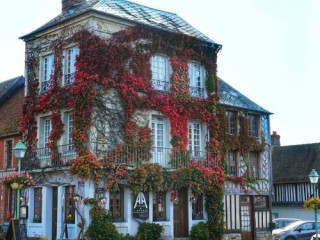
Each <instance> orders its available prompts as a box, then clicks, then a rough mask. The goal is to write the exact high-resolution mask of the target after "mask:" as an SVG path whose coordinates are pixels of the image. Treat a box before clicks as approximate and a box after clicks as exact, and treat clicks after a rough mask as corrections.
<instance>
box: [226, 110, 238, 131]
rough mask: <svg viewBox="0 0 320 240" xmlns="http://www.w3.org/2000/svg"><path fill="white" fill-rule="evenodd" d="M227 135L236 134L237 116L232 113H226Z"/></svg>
mask: <svg viewBox="0 0 320 240" xmlns="http://www.w3.org/2000/svg"><path fill="white" fill-rule="evenodd" d="M226 121H227V133H228V134H237V115H236V113H235V112H233V111H226Z"/></svg>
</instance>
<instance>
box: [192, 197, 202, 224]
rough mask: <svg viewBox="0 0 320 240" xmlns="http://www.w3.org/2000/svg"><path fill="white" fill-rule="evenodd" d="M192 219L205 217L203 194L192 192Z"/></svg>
mask: <svg viewBox="0 0 320 240" xmlns="http://www.w3.org/2000/svg"><path fill="white" fill-rule="evenodd" d="M191 202H192V220H200V219H203V195H202V194H201V195H196V194H195V193H192V196H191Z"/></svg>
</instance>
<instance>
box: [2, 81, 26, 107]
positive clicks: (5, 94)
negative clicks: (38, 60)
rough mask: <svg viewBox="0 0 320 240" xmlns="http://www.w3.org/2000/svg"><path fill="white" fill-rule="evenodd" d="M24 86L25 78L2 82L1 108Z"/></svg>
mask: <svg viewBox="0 0 320 240" xmlns="http://www.w3.org/2000/svg"><path fill="white" fill-rule="evenodd" d="M23 85H24V77H23V76H19V77H15V78H12V79H9V80H6V81H3V82H0V106H1V105H2V104H4V103H5V102H6V101H7V100H8V99H9V98H10V97H11V96H12V95H13V94H14V93H15V92H16V91H17V90H18V89H19V88H20V87H22V86H23Z"/></svg>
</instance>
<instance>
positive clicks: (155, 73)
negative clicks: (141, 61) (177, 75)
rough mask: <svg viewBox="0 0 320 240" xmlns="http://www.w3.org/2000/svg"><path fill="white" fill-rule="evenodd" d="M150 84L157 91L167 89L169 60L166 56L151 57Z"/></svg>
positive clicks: (168, 87)
mask: <svg viewBox="0 0 320 240" xmlns="http://www.w3.org/2000/svg"><path fill="white" fill-rule="evenodd" d="M151 71H152V86H153V88H154V89H156V90H159V91H165V92H167V91H169V89H170V80H169V60H168V58H167V57H166V56H162V55H154V56H152V57H151Z"/></svg>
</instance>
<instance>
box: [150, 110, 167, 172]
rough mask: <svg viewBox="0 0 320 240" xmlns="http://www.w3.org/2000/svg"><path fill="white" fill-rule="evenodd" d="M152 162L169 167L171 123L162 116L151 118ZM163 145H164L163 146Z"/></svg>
mask: <svg viewBox="0 0 320 240" xmlns="http://www.w3.org/2000/svg"><path fill="white" fill-rule="evenodd" d="M151 131H152V161H153V162H154V163H159V164H160V165H162V166H163V167H168V159H169V148H168V147H169V123H168V119H167V118H165V117H162V116H157V115H152V116H151ZM161 143H162V144H161Z"/></svg>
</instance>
